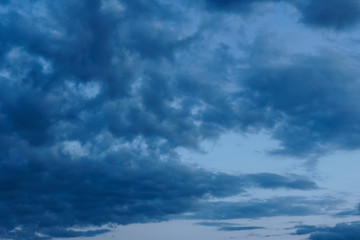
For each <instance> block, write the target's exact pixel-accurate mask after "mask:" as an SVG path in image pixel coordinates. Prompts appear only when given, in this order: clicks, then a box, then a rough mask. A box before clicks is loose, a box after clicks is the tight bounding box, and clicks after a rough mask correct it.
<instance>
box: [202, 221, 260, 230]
mask: <svg viewBox="0 0 360 240" xmlns="http://www.w3.org/2000/svg"><path fill="white" fill-rule="evenodd" d="M196 224H197V225H201V226H207V227H217V230H218V231H247V230H257V229H264V228H263V227H258V226H239V225H237V224H234V223H228V222H198V223H196Z"/></svg>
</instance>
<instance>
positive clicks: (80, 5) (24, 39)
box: [0, 0, 360, 239]
mask: <svg viewBox="0 0 360 240" xmlns="http://www.w3.org/2000/svg"><path fill="white" fill-rule="evenodd" d="M2 3H7V4H3V5H2V6H1V8H2V9H1V11H0V12H1V13H0V14H1V19H2V21H1V23H0V36H1V37H0V84H1V88H0V212H1V216H2V218H1V219H0V235H1V237H4V238H13V239H51V238H54V237H77V236H94V235H97V234H101V233H103V232H106V231H108V230H107V229H103V228H107V225H108V224H111V223H114V224H130V223H135V222H136V223H139V222H152V221H161V220H164V219H169V218H171V217H173V216H175V215H176V216H179V215H181V214H184V213H188V212H194V213H195V216H196V217H198V218H205V219H231V218H243V217H246V218H253V217H261V216H278V215H307V214H314V213H317V212H319V209H318V208H317V207H316V208H315V207H314V206H318V205H319V202H316V201H315V202H313V201H310V200H306V199H301V198H275V199H270V200H264V201H260V200H254V201H253V202H249V203H242V202H240V203H226V202H217V203H212V202H209V199H210V198H223V197H229V196H235V195H238V194H241V193H244V192H245V191H246V190H247V189H249V188H263V189H278V188H284V189H288V190H293V189H296V190H313V189H317V185H316V183H315V182H313V181H311V180H309V179H306V178H302V177H300V176H295V175H285V176H282V175H277V174H273V173H258V174H243V175H230V174H224V173H214V172H211V171H208V170H204V169H199V168H194V167H192V166H187V165H185V164H183V163H181V162H180V161H179V156H178V155H177V149H178V148H180V147H183V148H189V149H196V150H198V149H199V145H200V144H201V143H202V142H203V141H204V140H214V139H216V138H217V137H218V136H219V135H220V134H222V133H224V132H226V131H240V132H245V133H246V132H248V131H253V130H255V131H258V130H262V129H266V130H268V131H269V132H270V133H271V134H273V136H274V138H276V139H278V140H279V141H280V142H281V144H282V147H283V148H282V149H280V150H279V151H278V152H279V153H285V154H290V155H295V156H308V155H309V154H311V153H313V152H317V151H320V150H324V148H323V146H327V145H329V146H331V147H332V146H335V147H336V148H345V149H356V148H358V147H359V141H358V139H359V131H358V123H359V120H360V119H359V114H358V113H359V110H358V109H356V108H355V106H356V105H355V104H354V102H357V101H356V100H357V97H356V96H357V93H358V92H357V91H356V90H357V88H356V87H354V86H356V84H354V83H353V82H351V79H352V78H353V76H355V75H356V74H353V73H352V72H351V71H348V70H347V68H346V67H345V64H339V62H340V61H332V60H334V59H333V58H317V57H309V56H300V57H294V58H292V59H291V60H292V61H291V62H290V63H289V64H284V65H281V66H274V65H271V64H266V61H264V58H266V57H267V55H266V54H267V53H268V52H267V51H266V49H263V48H257V47H256V46H250V48H251V49H252V50H254V51H253V52H252V53H253V55H252V57H247V59H246V60H247V62H248V63H249V65H250V67H248V68H245V69H241V70H237V71H232V70H234V67H233V66H237V64H238V63H242V62H241V61H243V59H241V57H239V56H235V55H234V54H233V51H232V50H233V49H231V48H230V47H229V46H228V45H226V44H217V42H212V41H211V40H209V38H208V36H207V34H209V32H206V31H209V30H206V26H204V25H206V24H205V23H204V22H201V23H200V24H199V26H198V25H196V24H194V22H193V19H192V18H191V16H190V13H189V11H188V10H189V9H188V8H187V7H186V6H185V5H181V4H180V5H181V6H179V3H171V4H170V3H164V2H162V1H152V2H151V3H148V2H146V1H140V0H139V1H138V0H135V1H134V0H131V1H127V0H125V1H108V0H103V1H100V0H89V1H84V2H75V1H64V2H61V3H59V2H55V1H51V2H50V1H41V0H39V1H16V0H13V1H2ZM225 3H226V4H229V6H230V5H231V4H238V3H235V2H231V1H228V2H222V3H220V2H217V1H214V2H213V5H214V6H216V5H219V6H220V5H221V4H225ZM239 4H240V2H239ZM241 4H243V5H242V6H244V8H250V7H251V6H252V5H251V3H250V2H246V1H243V2H242V3H241ZM194 9H195V8H194ZM194 9H192V10H194ZM194 11H199V9H195V10H194ZM200 14H205V13H201V12H200ZM206 14H207V13H206ZM195 15H196V14H195ZM213 18H215V17H214V16H213ZM207 24H208V22H207ZM216 31H217V29H215V30H213V31H212V33H213V32H216ZM209 35H211V34H209ZM244 51H245V50H244ZM249 51H251V50H249V49H247V52H245V53H244V54H245V55H246V54H248V53H249ZM256 54H258V55H257V56H255V55H256ZM259 55H261V56H262V57H259ZM228 73H232V74H233V75H231V76H229V74H228ZM235 75H236V78H235V79H236V82H235V83H234V82H231V83H232V84H233V86H234V89H231V91H229V90H228V89H227V88H226V87H225V85H226V84H229V83H230V80H233V79H234V76H235ZM343 80H344V81H343ZM235 85H236V86H235ZM239 89H241V91H239ZM299 90H301V91H299ZM325 150H329V149H325ZM204 206H206V207H204ZM207 208H208V209H207ZM94 226H95V227H99V228H100V230H94V231H75V230H71V229H72V228H85V227H94ZM227 230H235V229H227ZM237 230H240V229H239V228H238V229H237Z"/></svg>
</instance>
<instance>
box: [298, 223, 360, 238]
mask: <svg viewBox="0 0 360 240" xmlns="http://www.w3.org/2000/svg"><path fill="white" fill-rule="evenodd" d="M309 233H310V237H309V238H308V239H309V240H348V239H354V240H358V239H360V222H351V223H339V224H336V225H335V226H334V227H317V226H298V229H297V230H296V233H295V234H296V235H304V234H309Z"/></svg>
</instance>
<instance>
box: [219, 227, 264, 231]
mask: <svg viewBox="0 0 360 240" xmlns="http://www.w3.org/2000/svg"><path fill="white" fill-rule="evenodd" d="M257 229H263V227H255V226H249V227H221V228H219V229H218V230H219V231H230V232H233V231H247V230H257Z"/></svg>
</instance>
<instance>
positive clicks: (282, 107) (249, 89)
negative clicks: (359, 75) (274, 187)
mask: <svg viewBox="0 0 360 240" xmlns="http://www.w3.org/2000/svg"><path fill="white" fill-rule="evenodd" d="M339 57H340V56H339ZM265 58H267V57H265ZM340 59H341V58H340ZM258 60H259V61H261V59H258ZM273 60H274V59H273ZM347 63H348V62H347V61H346V60H341V61H340V60H339V58H336V54H335V55H332V54H325V55H324V56H322V55H319V56H317V57H313V56H298V57H294V58H291V59H290V61H287V62H286V63H279V64H273V63H268V62H265V63H260V64H256V65H254V66H253V68H249V69H248V71H247V72H246V73H245V76H243V77H242V79H243V80H242V81H241V86H243V87H244V88H245V91H243V92H242V93H241V94H242V95H243V99H244V102H245V103H246V102H249V103H250V104H249V110H250V111H251V112H258V111H261V112H263V114H262V115H265V116H263V117H262V119H265V120H267V121H269V123H267V124H268V125H270V126H271V128H272V129H273V136H274V137H275V138H276V139H278V140H280V143H281V145H282V149H278V150H274V151H273V153H277V154H289V155H293V156H302V155H307V154H310V153H315V154H316V153H317V154H322V153H326V152H328V151H329V150H330V149H357V148H358V147H359V136H360V135H359V131H358V122H359V121H358V120H359V118H360V113H359V111H358V109H357V108H356V107H355V102H357V98H358V97H357V94H356V91H357V90H356V89H358V88H359V84H358V83H357V81H356V75H355V72H354V70H352V69H351V67H350V68H349V67H348V64H347ZM249 100H250V101H249ZM258 116H261V113H260V112H259V114H258ZM262 125H263V126H266V122H264V123H263V124H262Z"/></svg>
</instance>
